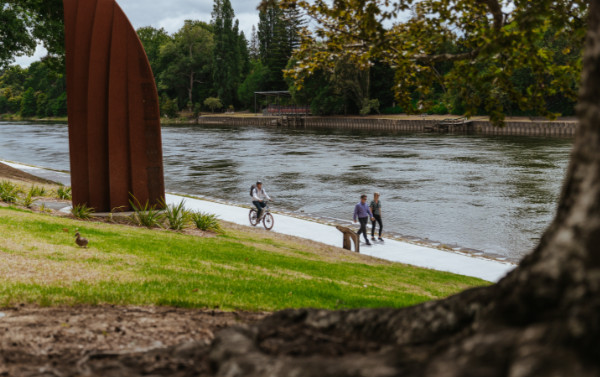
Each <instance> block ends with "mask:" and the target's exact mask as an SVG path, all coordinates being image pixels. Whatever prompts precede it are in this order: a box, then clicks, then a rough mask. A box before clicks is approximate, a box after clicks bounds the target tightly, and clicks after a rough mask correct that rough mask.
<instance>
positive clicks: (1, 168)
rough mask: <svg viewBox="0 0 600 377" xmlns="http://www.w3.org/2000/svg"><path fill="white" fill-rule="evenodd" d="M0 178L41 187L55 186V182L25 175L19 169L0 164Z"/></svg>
mask: <svg viewBox="0 0 600 377" xmlns="http://www.w3.org/2000/svg"><path fill="white" fill-rule="evenodd" d="M0 178H2V179H9V180H15V181H20V182H27V183H39V184H43V185H55V184H56V182H52V181H49V180H47V179H44V178H40V177H36V176H35V175H31V174H29V173H25V172H24V171H21V170H19V169H15V168H13V167H10V166H8V165H5V164H3V163H1V162H0Z"/></svg>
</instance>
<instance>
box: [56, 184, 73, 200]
mask: <svg viewBox="0 0 600 377" xmlns="http://www.w3.org/2000/svg"><path fill="white" fill-rule="evenodd" d="M56 193H57V195H58V198H59V199H64V200H71V198H72V192H71V188H70V187H65V186H60V187H59V188H58V190H57V191H56Z"/></svg>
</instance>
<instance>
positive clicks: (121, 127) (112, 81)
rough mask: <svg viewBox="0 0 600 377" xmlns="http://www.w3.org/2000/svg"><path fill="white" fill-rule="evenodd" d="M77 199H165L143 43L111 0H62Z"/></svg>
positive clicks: (105, 202) (103, 207)
mask: <svg viewBox="0 0 600 377" xmlns="http://www.w3.org/2000/svg"><path fill="white" fill-rule="evenodd" d="M63 3H64V14H65V42H66V56H67V64H66V65H67V94H68V114H69V147H70V155H71V185H72V189H73V191H72V192H73V204H74V205H77V204H86V205H87V206H89V207H92V208H94V209H95V210H96V211H97V212H98V211H110V210H112V209H114V208H119V207H121V208H123V209H124V208H129V200H130V199H131V197H130V195H133V196H135V198H136V199H138V200H139V201H140V202H141V203H145V202H146V201H149V202H150V203H152V204H156V203H158V202H159V201H161V199H164V195H165V194H164V178H163V162H162V146H161V134H160V112H159V107H158V94H157V90H156V84H155V82H154V76H153V74H152V70H151V68H150V64H149V62H148V58H147V56H146V53H145V52H144V49H143V47H142V44H141V42H140V40H139V38H138V36H137V34H136V32H135V30H134V28H133V27H132V26H131V24H130V22H129V20H128V19H127V17H126V16H125V14H124V13H123V11H122V10H121V8H120V7H119V5H117V4H116V3H115V1H114V0H63Z"/></svg>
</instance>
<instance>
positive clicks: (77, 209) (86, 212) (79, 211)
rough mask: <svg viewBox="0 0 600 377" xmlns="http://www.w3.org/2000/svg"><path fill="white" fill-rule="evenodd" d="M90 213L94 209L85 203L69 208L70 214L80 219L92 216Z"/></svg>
mask: <svg viewBox="0 0 600 377" xmlns="http://www.w3.org/2000/svg"><path fill="white" fill-rule="evenodd" d="M92 213H94V209H93V208H90V207H88V206H87V205H85V204H77V205H76V206H73V208H71V214H72V215H73V216H74V217H76V218H78V219H81V220H88V219H89V218H90V217H92Z"/></svg>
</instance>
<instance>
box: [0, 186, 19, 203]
mask: <svg viewBox="0 0 600 377" xmlns="http://www.w3.org/2000/svg"><path fill="white" fill-rule="evenodd" d="M20 192H21V189H20V188H19V187H18V186H17V185H15V184H13V183H11V182H9V181H2V182H0V200H2V201H3V202H6V203H16V202H17V199H18V198H19V193H20Z"/></svg>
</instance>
